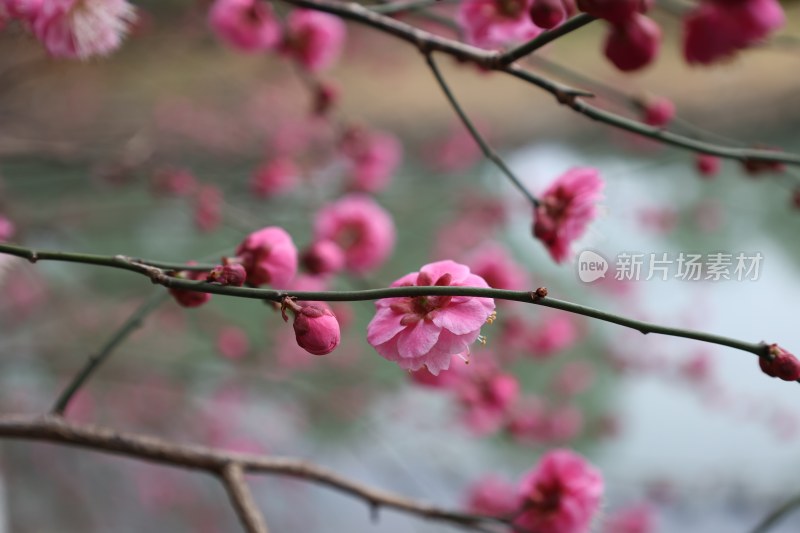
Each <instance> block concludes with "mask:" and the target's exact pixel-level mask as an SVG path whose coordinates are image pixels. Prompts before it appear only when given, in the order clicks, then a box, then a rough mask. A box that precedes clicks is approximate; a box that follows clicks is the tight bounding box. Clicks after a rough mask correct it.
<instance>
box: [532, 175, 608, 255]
mask: <svg viewBox="0 0 800 533" xmlns="http://www.w3.org/2000/svg"><path fill="white" fill-rule="evenodd" d="M602 189H603V180H601V179H600V176H599V175H598V172H597V170H595V169H593V168H586V167H582V168H573V169H571V170H569V171H567V172H566V173H564V174H562V175H561V176H559V177H558V178H557V179H556V181H554V182H553V184H552V185H550V187H549V188H547V190H545V191H544V193H543V194H542V195H541V196H540V198H539V199H540V202H541V203H540V204H539V206H538V207H536V210H535V211H534V223H533V235H534V236H535V237H536V238H537V239H539V240H541V241H542V242H543V243H544V245H545V246H546V247H547V250H548V251H549V252H550V255H551V256H552V257H553V259H554V260H555V261H556V263H563V262H564V261H566V260H567V259H569V258H570V255H571V251H570V247H571V245H572V242H573V241H575V240H577V239H579V238H580V237H582V236H583V234H584V233H585V232H586V228H587V227H588V225H589V223H590V222H592V221H593V220H594V218H595V217H596V216H597V202H598V200H599V199H600V198H601V195H600V191H601V190H602Z"/></svg>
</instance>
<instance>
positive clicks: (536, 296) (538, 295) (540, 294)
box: [530, 287, 547, 302]
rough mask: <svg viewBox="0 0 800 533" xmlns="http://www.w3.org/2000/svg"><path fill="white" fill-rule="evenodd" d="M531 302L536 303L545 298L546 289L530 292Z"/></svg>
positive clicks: (541, 288) (540, 288)
mask: <svg viewBox="0 0 800 533" xmlns="http://www.w3.org/2000/svg"><path fill="white" fill-rule="evenodd" d="M530 294H531V301H532V302H538V301H539V300H541V299H542V298H545V297H547V287H539V288H538V289H536V290H535V291H531V293H530Z"/></svg>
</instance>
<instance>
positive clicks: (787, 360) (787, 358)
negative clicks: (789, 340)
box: [758, 344, 800, 381]
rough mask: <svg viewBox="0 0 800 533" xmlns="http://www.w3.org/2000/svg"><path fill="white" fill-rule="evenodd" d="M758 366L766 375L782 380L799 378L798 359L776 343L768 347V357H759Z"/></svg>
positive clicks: (799, 361) (799, 365)
mask: <svg viewBox="0 0 800 533" xmlns="http://www.w3.org/2000/svg"><path fill="white" fill-rule="evenodd" d="M758 366H760V367H761V370H762V371H763V372H764V373H765V374H766V375H768V376H771V377H773V378H778V379H782V380H784V381H797V380H798V379H800V360H798V359H797V357H795V356H794V355H793V354H791V353H789V352H787V351H786V350H784V349H783V348H781V347H780V346H778V345H777V344H772V345H770V347H769V357H759V358H758Z"/></svg>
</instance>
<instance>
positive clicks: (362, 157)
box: [341, 127, 403, 193]
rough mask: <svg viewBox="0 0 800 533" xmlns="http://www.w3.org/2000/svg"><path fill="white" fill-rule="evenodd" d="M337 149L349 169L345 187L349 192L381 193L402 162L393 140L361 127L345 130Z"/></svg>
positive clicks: (383, 134) (388, 135)
mask: <svg viewBox="0 0 800 533" xmlns="http://www.w3.org/2000/svg"><path fill="white" fill-rule="evenodd" d="M341 149H342V153H343V154H344V155H345V157H346V158H347V159H348V162H349V166H350V169H349V172H350V178H349V180H348V182H347V187H348V189H350V190H353V191H361V192H371V193H375V192H379V191H382V190H383V189H385V188H386V187H387V186H388V185H389V182H390V181H391V179H392V176H393V175H394V173H395V171H396V170H397V167H398V166H399V165H400V163H401V162H402V160H403V146H402V145H401V144H400V141H398V140H397V137H395V136H394V135H392V134H390V133H386V132H383V131H369V130H367V129H365V128H363V127H352V128H350V129H349V130H347V132H346V133H345V135H344V136H343V138H342V144H341Z"/></svg>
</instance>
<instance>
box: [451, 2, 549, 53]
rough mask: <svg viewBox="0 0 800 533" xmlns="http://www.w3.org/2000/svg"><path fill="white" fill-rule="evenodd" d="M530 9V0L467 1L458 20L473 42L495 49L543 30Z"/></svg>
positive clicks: (461, 7) (469, 40)
mask: <svg viewBox="0 0 800 533" xmlns="http://www.w3.org/2000/svg"><path fill="white" fill-rule="evenodd" d="M530 8H531V0H465V1H464V2H461V3H459V5H458V14H457V16H456V21H457V22H458V25H459V26H460V27H461V28H462V29H463V30H464V32H465V33H466V38H467V41H468V42H469V43H470V44H474V45H476V46H483V47H487V48H494V47H498V46H503V45H505V44H507V43H509V42H511V41H520V40H528V39H533V38H534V37H536V36H537V35H539V34H540V33H541V32H542V30H541V29H540V28H537V27H536V26H535V25H534V24H533V22H532V21H531V18H530V15H529V11H530Z"/></svg>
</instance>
